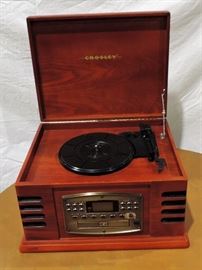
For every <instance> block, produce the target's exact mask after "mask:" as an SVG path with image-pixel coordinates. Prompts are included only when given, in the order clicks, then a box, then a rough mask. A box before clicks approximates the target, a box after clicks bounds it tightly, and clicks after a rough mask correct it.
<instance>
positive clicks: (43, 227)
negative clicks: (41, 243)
mask: <svg viewBox="0 0 202 270" xmlns="http://www.w3.org/2000/svg"><path fill="white" fill-rule="evenodd" d="M16 191H17V196H18V203H19V209H20V214H21V218H22V225H23V228H24V233H25V238H26V239H27V240H45V239H58V225H57V219H56V212H55V203H54V197H53V192H52V189H51V188H42V187H16Z"/></svg>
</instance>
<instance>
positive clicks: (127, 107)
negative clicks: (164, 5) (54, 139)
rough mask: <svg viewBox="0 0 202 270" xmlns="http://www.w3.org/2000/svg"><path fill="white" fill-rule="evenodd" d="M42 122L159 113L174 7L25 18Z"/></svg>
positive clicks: (164, 87) (165, 78)
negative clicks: (128, 11)
mask: <svg viewBox="0 0 202 270" xmlns="http://www.w3.org/2000/svg"><path fill="white" fill-rule="evenodd" d="M28 29H29V35H30V45H31V51H32V59H33V65H34V72H35V80H36V86H37V93H38V101H39V108H40V115H41V119H42V120H43V121H61V120H68V119H99V118H114V117H119V118H120V117H137V116H139V117H144V116H146V115H147V117H148V116H149V115H150V116H153V117H159V116H161V112H162V103H161V93H162V91H163V89H167V72H168V71H167V67H168V44H169V13H168V12H167V13H166V12H159V13H158V12H156V13H144V14H143V13H131V14H130V13H129V14H125V16H123V14H122V15H120V14H112V15H110V14H108V15H103V14H101V15H94V16H92V15H89V16H87V15H83V16H72V17H71V16H70V17H65V16H63V17H58V16H56V17H52V19H50V17H34V18H33V17H31V18H28Z"/></svg>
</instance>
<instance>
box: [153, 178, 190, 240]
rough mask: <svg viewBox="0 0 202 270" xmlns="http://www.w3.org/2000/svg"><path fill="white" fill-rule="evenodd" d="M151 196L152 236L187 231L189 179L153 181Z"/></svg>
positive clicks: (181, 233)
mask: <svg viewBox="0 0 202 270" xmlns="http://www.w3.org/2000/svg"><path fill="white" fill-rule="evenodd" d="M151 186H152V188H151V197H150V205H151V206H152V207H151V208H150V234H151V236H175V235H184V233H185V209H186V190H187V181H186V180H185V181H175V182H174V181H172V185H171V183H170V182H169V181H166V182H159V183H157V182H155V183H152V185H151Z"/></svg>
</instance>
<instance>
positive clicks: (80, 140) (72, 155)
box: [58, 133, 134, 175]
mask: <svg viewBox="0 0 202 270" xmlns="http://www.w3.org/2000/svg"><path fill="white" fill-rule="evenodd" d="M133 153H134V151H133V148H132V145H131V144H130V143H129V142H128V141H127V140H126V139H125V138H124V137H122V136H119V135H115V134H111V133H90V134H84V135H80V136H77V137H75V138H73V139H71V140H69V141H67V142H66V143H64V144H63V146H62V147H61V149H60V151H59V154H58V156H59V160H60V163H61V164H62V165H63V166H64V167H65V168H67V169H69V170H71V171H74V172H77V173H81V174H91V175H93V174H95V175H97V174H106V173H110V172H114V171H116V170H119V169H121V168H123V167H125V166H126V165H128V164H129V163H130V162H131V160H132V159H133V157H134V154H133Z"/></svg>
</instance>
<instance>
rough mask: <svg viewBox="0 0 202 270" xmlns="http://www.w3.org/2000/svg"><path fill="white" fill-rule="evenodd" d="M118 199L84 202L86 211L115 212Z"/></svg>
mask: <svg viewBox="0 0 202 270" xmlns="http://www.w3.org/2000/svg"><path fill="white" fill-rule="evenodd" d="M118 207H119V205H118V201H104V200H103V201H89V202H86V209H87V212H117V211H118V210H119V209H118Z"/></svg>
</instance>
